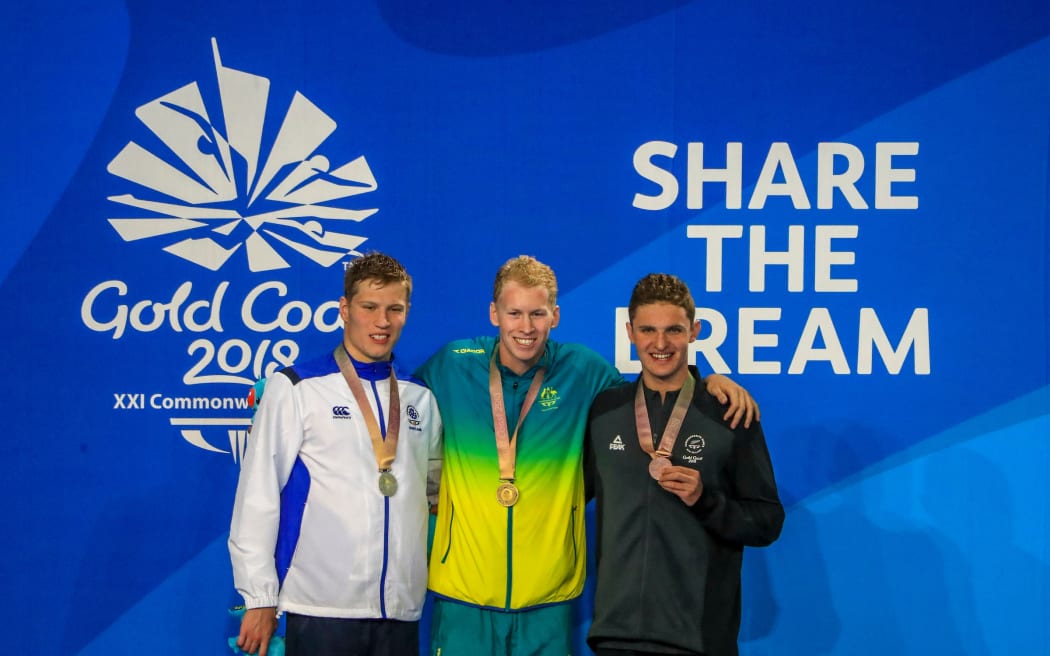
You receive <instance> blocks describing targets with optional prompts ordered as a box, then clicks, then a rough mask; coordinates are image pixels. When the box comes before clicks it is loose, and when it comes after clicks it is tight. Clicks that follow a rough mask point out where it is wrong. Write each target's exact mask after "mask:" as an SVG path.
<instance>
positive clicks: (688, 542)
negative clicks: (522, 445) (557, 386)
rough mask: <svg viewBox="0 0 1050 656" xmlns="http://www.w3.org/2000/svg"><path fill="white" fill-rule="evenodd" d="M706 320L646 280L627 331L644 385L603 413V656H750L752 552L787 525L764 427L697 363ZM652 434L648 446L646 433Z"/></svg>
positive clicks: (595, 633) (599, 644) (595, 430)
mask: <svg viewBox="0 0 1050 656" xmlns="http://www.w3.org/2000/svg"><path fill="white" fill-rule="evenodd" d="M693 316H694V307H693V303H692V298H691V296H690V295H689V291H688V288H687V287H686V286H685V284H684V283H682V282H681V281H680V280H678V279H677V278H674V277H673V276H667V275H663V274H651V275H650V276H647V277H646V278H643V279H642V281H641V282H639V284H638V286H636V287H635V292H634V294H633V295H632V299H631V306H630V317H631V322H630V323H628V325H627V329H628V334H629V336H630V337H631V341H632V342H633V343H634V344H635V346H636V348H637V351H638V357H639V360H640V361H641V363H642V375H641V377H640V378H639V380H638V381H637V382H636V383H633V384H627V385H623V386H620V387H617V388H614V389H611V390H608V391H606V392H604V393H602V394H601V395H599V396H598V397H597V399H596V400H595V402H594V404H593V406H592V408H591V413H590V421H589V426H588V436H587V437H588V445H587V451H586V456H587V459H588V473H589V474H590V476H591V477H592V478H591V480H592V481H593V492H594V493H595V496H596V497H597V520H598V521H597V525H598V544H597V548H596V553H597V557H598V579H597V587H596V590H595V611H594V620H593V623H592V625H591V629H590V633H589V634H588V638H587V641H588V644H589V645H590V646H591V648H592V649H594V650H595V651H596V652H597V653H598V654H599V656H602V655H603V654H609V655H610V656H614V655H616V654H622V653H624V652H625V651H627V652H636V653H642V654H645V653H654V654H703V655H704V656H723V655H735V654H737V635H738V633H739V629H740V607H741V599H740V596H741V595H740V568H741V564H742V561H743V548H744V547H745V546H765V545H768V544H770V543H771V542H773V541H774V540H776V538H777V537H778V536H779V535H780V529H781V526H782V525H783V521H784V508H783V506H782V505H781V504H780V500H779V498H778V496H777V488H776V482H775V480H774V477H773V468H772V464H771V462H770V458H769V453H768V451H767V449H766V443H765V439H764V436H763V433H762V427H761V425H760V424H759V423H758V422H757V421H755V422H753V423H750V425H749V426H738V427H736V428H733V427H731V425H730V424H728V423H727V422H726V420H725V419H724V418H723V412H724V410H723V408H722V406H721V405H720V404H719V403H718V401H717V399H715V398H714V397H713V396H711V395H710V394H708V393H707V391H706V390H705V388H704V384H703V381H702V380H701V378H700V376H699V375H698V374H697V372H696V371H695V369H692V368H691V367H687V364H686V361H687V358H688V344H689V342H691V341H693V340H694V339H695V338H696V334H697V331H698V328H699V327H698V325H697V324H696V323H695V322H694V321H692V317H693ZM690 377H691V378H692V382H691V383H690V382H689V380H687V379H688V378H690ZM639 385H642V386H643V388H642V389H643V395H642V397H641V399H640V400H639V401H638V403H639V404H640V405H639V406H638V407H639V410H640V414H637V415H636V410H635V408H636V392H637V388H638V386H639ZM683 388H686V389H685V391H686V392H687V393H688V392H689V388H695V389H693V390H692V393H691V396H692V398H691V401H689V402H688V403H683V405H682V407H681V408H680V410H679V412H680V413H681V412H684V415H683V416H682V417H681V428H680V429H679V430H678V431H677V436H676V438H675V439H674V443H673V448H669V449H667V451H669V453H670V456H669V457H668V458H667V460H669V461H670V463H669V465H668V464H667V463H658V462H656V460H657V459H659V458H661V457H664V456H666V453H663V452H661V451H660V447H661V446H663V447H665V448H666V447H667V446H668V444H667V442H666V441H665V440H667V439H669V438H671V437H672V435H671V434H672V433H674V432H675V431H674V424H675V423H676V422H675V421H671V422H670V423H671V424H672V425H671V426H670V427H668V423H669V419H671V418H672V415H673V409H674V406H675V402H676V401H677V399H678V397H679V396H680V392H681V391H683ZM636 416H637V417H639V418H640V419H639V420H636ZM640 421H647V422H648V426H646V425H644V424H643V423H640ZM639 428H640V429H641V431H640V430H639ZM665 429H667V430H665ZM650 431H651V436H650V437H648V438H645V439H646V441H648V442H649V447H648V448H643V446H644V445H643V443H642V442H641V441H640V440H639V432H641V433H642V434H643V435H644V434H645V433H646V432H650ZM664 433H667V435H665V434H664ZM648 451H652V452H653V453H652V454H651V455H650V454H649V453H648Z"/></svg>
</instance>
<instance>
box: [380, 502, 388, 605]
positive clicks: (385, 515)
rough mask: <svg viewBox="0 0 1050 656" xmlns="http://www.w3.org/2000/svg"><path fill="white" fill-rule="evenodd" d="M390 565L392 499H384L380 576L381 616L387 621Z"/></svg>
mask: <svg viewBox="0 0 1050 656" xmlns="http://www.w3.org/2000/svg"><path fill="white" fill-rule="evenodd" d="M389 563H390V497H383V571H382V573H381V574H380V575H379V614H380V616H381V617H382V618H383V619H384V620H385V619H386V568H387V565H388V564H389Z"/></svg>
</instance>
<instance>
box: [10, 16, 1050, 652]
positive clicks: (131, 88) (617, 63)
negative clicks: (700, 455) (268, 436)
mask: <svg viewBox="0 0 1050 656" xmlns="http://www.w3.org/2000/svg"><path fill="white" fill-rule="evenodd" d="M0 17H2V22H0V25H2V26H3V28H2V29H3V39H0V55H2V56H0V62H2V64H0V66H2V71H3V81H4V83H5V85H6V88H8V90H9V91H8V94H7V98H8V100H7V102H5V103H4V104H3V107H2V108H0V118H2V119H3V123H4V125H6V126H8V127H7V130H8V132H7V134H8V137H7V145H6V147H5V148H4V150H3V153H2V154H0V158H2V160H0V161H2V162H3V172H4V175H2V176H0V191H2V193H3V195H4V197H5V198H7V199H8V200H7V203H8V210H6V211H5V212H4V213H3V218H2V221H3V229H4V237H3V240H2V242H0V274H2V275H3V278H2V282H0V307H2V308H4V310H5V313H6V315H7V320H6V321H4V322H3V327H2V328H0V330H2V336H3V340H4V343H5V344H6V346H7V348H6V370H7V374H6V375H5V376H3V377H2V382H0V398H3V399H4V404H5V408H6V411H5V413H4V416H5V419H6V423H7V426H6V431H5V437H4V438H3V440H2V445H3V447H2V448H3V452H4V455H5V458H4V460H5V462H6V463H7V467H6V470H5V473H4V475H3V476H2V477H0V493H2V494H3V498H5V499H7V504H6V507H7V508H8V510H7V511H6V517H5V524H6V527H7V528H6V530H5V539H4V540H3V546H2V552H0V556H2V558H0V580H2V581H3V583H4V589H5V590H6V594H4V595H3V598H2V600H0V608H2V610H3V611H4V613H3V615H4V617H6V618H7V619H8V627H9V635H10V638H9V640H12V641H14V642H15V643H17V644H19V645H20V646H22V647H24V649H20V650H19V651H22V652H23V653H39V654H59V653H61V654H66V653H83V654H125V653H126V654H130V653H140V652H141V653H146V652H148V653H155V654H191V653H192V654H216V655H218V654H223V653H228V650H227V648H226V647H225V637H226V636H228V635H232V634H233V633H234V632H235V625H234V623H233V622H232V620H231V619H230V618H228V617H227V616H226V613H225V609H226V608H227V607H228V606H230V605H232V604H233V603H236V602H237V601H238V598H237V596H236V594H235V593H234V591H233V588H232V580H231V575H230V568H229V562H228V556H227V553H226V533H227V529H228V522H229V516H230V506H231V503H232V498H233V491H234V487H235V484H236V476H237V467H238V464H237V463H238V457H239V454H240V453H241V452H242V450H243V447H244V443H245V439H246V436H245V427H246V421H247V418H248V416H249V413H248V411H247V410H246V409H245V407H244V404H243V399H244V397H245V394H246V392H247V389H248V386H249V385H250V383H251V382H252V381H253V380H254V379H255V378H256V377H258V376H260V375H265V374H266V373H268V372H271V371H272V370H273V369H274V368H275V367H277V366H280V365H283V364H285V363H288V362H291V361H294V360H296V359H297V358H298V357H299V355H300V354H303V355H304V356H308V355H310V354H314V353H318V352H320V351H321V350H323V349H328V348H330V347H331V344H332V343H333V340H335V339H337V335H338V333H337V332H336V331H337V330H338V329H339V324H338V317H337V313H336V311H335V306H334V304H333V301H335V300H337V299H338V297H339V294H340V293H341V277H342V268H343V265H344V263H345V262H347V261H349V259H350V258H352V257H353V256H354V254H356V253H362V252H365V251H368V250H382V251H387V252H390V253H392V254H394V255H396V256H397V257H398V258H400V259H401V260H402V261H403V262H404V263H405V264H406V265H407V266H408V268H409V270H410V271H411V272H412V273H413V275H414V276H415V279H416V293H415V296H414V298H413V307H412V312H411V316H410V321H409V325H408V328H407V330H406V333H405V337H404V339H403V341H402V344H401V345H400V347H399V349H398V353H399V356H398V357H400V358H402V359H403V360H406V361H407V362H408V363H410V364H411V363H418V362H420V361H421V360H422V359H423V358H425V357H426V356H427V355H428V354H429V353H430V352H431V351H432V350H433V349H435V348H436V347H437V346H438V345H440V344H441V343H443V342H444V341H446V340H448V339H452V338H454V337H462V336H467V335H472V334H479V333H489V332H491V331H492V330H493V329H492V328H491V326H490V325H489V324H488V315H487V306H488V301H489V298H490V295H491V281H492V276H493V274H494V272H495V269H496V267H497V266H498V265H499V264H500V263H502V262H503V261H504V260H506V259H507V258H509V257H512V256H514V255H517V254H520V253H527V254H532V255H536V256H537V257H539V258H540V259H542V260H544V261H546V262H548V263H550V264H551V265H552V266H554V268H555V270H556V271H557V273H558V276H559V281H560V285H561V297H560V302H561V307H562V318H563V320H562V325H561V326H559V327H558V328H557V329H556V331H555V338H556V339H559V340H562V341H581V342H584V343H587V344H588V345H590V346H592V347H593V348H595V349H597V350H598V351H599V352H601V353H602V354H604V355H606V356H607V357H609V358H610V360H614V361H616V362H617V364H618V365H619V366H620V367H621V369H622V370H623V371H625V372H627V373H631V372H636V371H637V363H636V362H635V361H634V360H633V354H632V353H631V351H630V349H629V348H628V347H629V345H628V344H626V342H625V339H624V337H623V334H622V333H623V328H622V324H623V316H622V310H620V309H618V308H622V307H623V306H625V305H626V301H627V298H628V295H629V292H630V288H631V286H632V284H633V283H634V281H635V280H637V279H638V278H639V277H640V276H641V275H644V274H645V273H648V272H650V271H666V272H671V273H675V274H678V275H680V276H682V277H683V278H685V279H686V280H687V281H688V282H689V283H690V285H691V286H692V288H693V290H694V292H695V294H696V296H697V300H698V305H699V306H700V318H701V319H702V321H703V322H704V324H703V326H704V327H703V330H702V333H701V339H700V340H699V342H698V343H697V350H696V361H697V364H698V365H699V366H700V368H701V369H702V370H704V371H712V370H714V371H721V372H724V373H728V374H730V375H731V376H732V377H734V378H735V379H736V380H738V381H740V382H741V383H742V384H744V385H746V386H747V387H748V388H749V389H750V390H751V391H752V392H753V393H754V394H755V396H756V397H757V398H758V399H759V401H760V403H761V406H762V416H763V423H764V425H765V431H766V434H767V437H768V440H769V444H770V450H771V452H772V456H773V460H774V464H775V469H776V473H777V477H778V482H779V484H780V491H781V495H782V497H783V500H784V502H785V505H786V507H787V508H788V517H787V521H786V524H785V528H784V533H783V536H782V537H781V539H780V541H779V542H777V543H775V544H774V545H773V546H772V547H770V548H769V549H765V550H752V551H749V552H748V554H747V557H746V565H745V572H744V577H745V593H744V594H745V598H744V607H745V611H744V614H745V617H744V626H743V628H742V631H741V651H742V653H744V654H752V655H760V654H778V655H779V654H796V653H797V654H803V653H804V654H842V655H846V654H849V655H852V654H882V653H900V654H912V653H914V654H925V653H953V654H955V653H958V654H963V653H965V654H1017V653H1046V652H1047V651H1050V635H1048V633H1047V629H1046V628H1045V627H1046V618H1047V616H1048V610H1050V606H1048V604H1050V573H1048V560H1050V541H1048V537H1047V531H1048V517H1050V512H1048V508H1047V504H1048V502H1047V499H1048V498H1050V482H1048V477H1047V476H1046V473H1047V469H1048V465H1050V449H1048V444H1047V440H1048V437H1050V416H1048V413H1050V391H1048V382H1050V360H1048V354H1047V343H1048V337H1050V331H1048V304H1050V293H1048V270H1047V262H1048V253H1050V241H1048V240H1050V238H1048V231H1047V218H1048V214H1047V212H1048V211H1047V200H1048V192H1050V184H1048V175H1050V173H1048V144H1050V38H1048V36H1050V5H1047V3H1046V2H1045V1H1029V0H1019V1H1016V2H1010V3H1005V4H1004V3H1001V2H993V1H992V0H973V1H971V2H965V3H962V4H960V3H957V2H947V1H945V0H933V1H931V2H925V3H904V2H897V3H889V4H887V3H885V2H871V1H867V0H861V1H859V2H852V3H841V2H833V1H831V0H817V2H813V3H803V4H797V3H796V4H783V5H771V4H770V3H759V2H737V3H714V2H699V1H695V2H689V1H685V0H679V1H672V0H651V1H650V2H647V3H638V2H628V1H625V0H611V1H606V2H588V1H581V2H573V3H566V2H554V1H550V0H533V1H532V2H529V3H507V2H471V1H469V0H447V1H446V2H442V3H417V2H408V1H406V0H377V1H375V2H365V1H360V2H349V3H334V2H299V1H298V0H293V1H292V2H269V1H265V0H264V1H262V2H232V1H221V2H214V1H210V2H201V1H196V0H188V1H183V2H179V3H172V2H165V1H163V0H154V1H150V2H145V1H141V0H132V1H128V2H124V3H121V2H113V1H106V0H97V1H94V2H73V3H70V2H57V1H46V0H41V1H37V2H25V1H21V0H15V1H14V2H8V3H6V4H5V5H4V6H3V7H2V8H0ZM581 611H582V612H581V620H580V626H579V631H580V635H581V636H582V635H583V633H584V631H585V630H586V625H587V617H586V602H585V603H583V604H581Z"/></svg>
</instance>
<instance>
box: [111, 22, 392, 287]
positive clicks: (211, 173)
mask: <svg viewBox="0 0 1050 656" xmlns="http://www.w3.org/2000/svg"><path fill="white" fill-rule="evenodd" d="M211 44H212V52H213V55H214V59H215V72H216V75H217V78H218V89H219V99H218V100H219V101H220V106H221V110H222V116H221V117H220V119H221V120H222V124H221V126H220V124H219V123H218V122H217V121H214V120H213V119H212V117H211V116H209V114H208V111H207V109H206V104H205V99H204V97H203V96H202V95H201V90H200V88H199V87H198V84H197V83H196V82H191V83H190V84H187V85H185V86H183V87H181V88H179V89H175V90H174V91H171V92H170V93H167V94H165V95H163V96H161V97H159V98H157V99H155V100H153V101H150V102H148V103H146V104H144V105H142V106H141V107H139V108H138V109H136V110H135V116H136V117H138V119H139V120H140V121H142V123H143V124H145V125H146V127H147V128H149V129H150V131H152V132H153V134H154V135H155V136H156V137H157V138H158V139H159V140H160V141H161V142H162V143H163V144H164V146H165V147H166V148H164V149H160V150H162V151H163V152H162V153H158V152H151V151H150V150H148V149H146V148H144V147H143V146H141V145H139V144H137V143H135V142H134V141H131V142H129V143H128V144H127V145H126V146H124V148H123V149H122V150H121V151H120V152H119V153H118V154H117V156H116V157H114V158H113V160H112V161H111V162H110V163H109V166H108V167H107V168H106V170H107V171H109V172H110V173H112V174H113V175H115V176H118V177H120V178H123V179H125V180H128V181H130V182H132V183H135V184H136V185H138V186H139V189H140V191H138V192H136V193H134V194H124V195H117V196H110V197H109V200H111V201H113V202H114V203H118V204H120V205H123V206H125V207H128V208H133V209H134V210H135V211H137V212H141V213H143V214H146V216H142V215H139V216H133V217H129V218H111V219H109V223H110V225H112V226H113V228H114V229H115V230H116V231H117V233H118V234H119V235H120V237H121V238H122V239H123V240H124V241H128V242H130V241H139V240H144V239H153V240H158V241H159V242H161V243H163V244H164V246H163V250H164V251H166V252H168V253H170V254H172V255H175V256H177V257H180V258H182V259H184V260H188V261H190V262H193V263H194V264H197V265H199V266H202V267H205V268H207V269H210V270H212V271H217V270H218V269H219V268H220V267H222V266H223V265H224V264H226V262H227V261H229V260H230V258H231V257H232V256H233V255H234V253H236V252H237V251H239V250H241V248H242V247H243V248H244V251H245V255H246V260H247V263H248V268H249V270H251V271H273V270H276V269H285V268H288V267H290V266H291V265H290V264H289V263H288V260H286V259H285V255H289V254H291V253H297V254H298V255H300V256H302V257H306V258H307V259H310V260H312V261H314V262H316V263H317V264H320V265H321V266H324V267H329V266H331V265H333V264H335V263H336V262H338V261H340V260H342V259H343V258H345V257H346V256H347V255H360V252H358V251H357V250H356V249H357V247H358V246H360V245H361V244H362V243H364V241H365V240H366V238H365V237H361V236H358V235H354V234H350V233H348V232H343V231H341V230H345V226H346V224H347V223H348V222H349V223H356V222H360V221H363V220H364V219H366V218H368V217H369V216H371V215H373V214H375V213H376V212H377V211H378V210H377V209H376V208H370V209H361V208H355V207H345V206H343V205H340V204H339V201H343V203H344V204H345V202H346V201H345V199H348V198H352V197H355V196H359V195H361V194H366V193H368V192H371V191H374V190H375V189H376V186H377V185H376V181H375V178H374V177H373V175H372V171H371V169H370V168H369V166H368V162H367V161H366V160H365V158H364V156H363V155H362V156H360V157H357V158H356V159H353V160H351V161H349V162H347V163H345V164H342V165H339V166H334V167H333V165H332V163H331V161H330V160H329V158H328V156H326V155H324V154H322V153H321V152H319V149H320V147H321V145H322V144H323V143H324V141H325V140H326V139H327V138H328V137H329V136H330V135H331V134H332V133H333V132H334V131H335V129H336V122H335V121H334V120H333V119H332V118H331V117H330V116H328V115H327V114H325V113H324V112H323V111H322V110H321V109H319V108H318V107H317V106H316V105H314V104H313V103H312V102H310V100H308V99H307V98H306V96H304V95H302V94H301V93H299V92H298V91H296V93H295V95H294V97H293V98H292V101H291V103H290V105H289V106H288V107H287V109H286V110H285V114H284V119H283V121H282V123H281V125H280V129H279V130H278V133H277V135H276V138H275V139H273V143H272V145H270V147H269V150H268V152H265V153H264V152H263V150H264V143H263V126H264V122H265V119H266V110H267V102H268V100H269V91H270V80H269V79H268V78H265V77H261V76H258V75H254V74H252V73H248V72H245V71H239V70H236V69H233V68H229V67H227V66H224V65H223V63H222V59H221V58H220V56H219V46H218V43H217V42H216V40H215V39H214V38H213V39H212V40H211ZM355 200H356V199H355Z"/></svg>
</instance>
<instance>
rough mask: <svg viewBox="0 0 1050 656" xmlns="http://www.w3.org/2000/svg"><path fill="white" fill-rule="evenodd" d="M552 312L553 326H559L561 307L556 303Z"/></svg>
mask: <svg viewBox="0 0 1050 656" xmlns="http://www.w3.org/2000/svg"><path fill="white" fill-rule="evenodd" d="M552 314H553V315H554V321H552V322H551V328H557V327H558V322H559V321H561V308H560V307H558V306H557V305H555V306H554V312H553V313H552Z"/></svg>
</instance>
